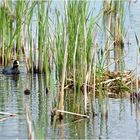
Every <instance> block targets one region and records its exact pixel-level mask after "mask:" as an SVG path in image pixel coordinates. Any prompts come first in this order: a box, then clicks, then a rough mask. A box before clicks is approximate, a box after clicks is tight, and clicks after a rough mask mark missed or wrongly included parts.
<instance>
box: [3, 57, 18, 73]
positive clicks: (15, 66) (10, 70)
mask: <svg viewBox="0 0 140 140" xmlns="http://www.w3.org/2000/svg"><path fill="white" fill-rule="evenodd" d="M18 66H19V61H18V60H15V61H14V63H13V67H11V68H10V67H6V68H4V69H3V70H2V73H3V74H20V71H19V69H18Z"/></svg>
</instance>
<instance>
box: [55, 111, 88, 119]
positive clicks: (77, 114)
mask: <svg viewBox="0 0 140 140" xmlns="http://www.w3.org/2000/svg"><path fill="white" fill-rule="evenodd" d="M56 111H57V112H62V113H67V114H71V115H76V116H80V117H85V118H89V116H88V115H84V114H79V113H74V112H68V111H64V110H56Z"/></svg>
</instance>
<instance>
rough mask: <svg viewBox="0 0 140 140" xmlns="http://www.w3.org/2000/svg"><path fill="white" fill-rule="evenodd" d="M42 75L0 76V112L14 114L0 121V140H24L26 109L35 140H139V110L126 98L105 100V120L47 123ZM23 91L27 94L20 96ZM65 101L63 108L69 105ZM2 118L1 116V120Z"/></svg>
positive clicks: (47, 100)
mask: <svg viewBox="0 0 140 140" xmlns="http://www.w3.org/2000/svg"><path fill="white" fill-rule="evenodd" d="M43 80H44V76H43V75H26V73H24V72H22V73H21V74H20V75H19V76H18V77H13V76H5V75H2V74H0V111H3V112H9V113H14V114H17V116H16V117H11V118H8V119H6V120H4V121H1V122H0V139H27V138H28V125H27V121H26V120H27V117H26V114H27V113H26V110H28V111H29V114H30V115H31V118H32V119H31V120H32V121H31V123H32V130H33V131H34V135H35V136H34V137H35V138H45V139H60V138H61V139H62V138H64V139H93V138H94V139H99V138H100V139H139V138H140V109H139V108H138V106H136V104H131V102H130V100H129V98H124V99H111V98H110V99H109V101H108V109H109V110H108V118H106V117H105V116H106V115H105V110H103V115H101V114H100V113H98V100H97V101H96V105H95V109H96V112H97V116H95V117H94V118H92V117H91V118H90V119H77V120H76V118H75V117H73V116H71V115H66V116H65V119H64V122H57V123H56V125H54V124H53V122H51V107H52V99H51V93H49V94H48V95H47V94H46V90H45V86H44V83H43ZM26 88H29V89H31V95H29V96H27V95H24V90H25V89H26ZM69 100H70V98H68V99H67V103H66V104H65V105H66V108H68V106H70V105H71V102H70V101H69ZM2 117H3V116H2V115H1V118H2Z"/></svg>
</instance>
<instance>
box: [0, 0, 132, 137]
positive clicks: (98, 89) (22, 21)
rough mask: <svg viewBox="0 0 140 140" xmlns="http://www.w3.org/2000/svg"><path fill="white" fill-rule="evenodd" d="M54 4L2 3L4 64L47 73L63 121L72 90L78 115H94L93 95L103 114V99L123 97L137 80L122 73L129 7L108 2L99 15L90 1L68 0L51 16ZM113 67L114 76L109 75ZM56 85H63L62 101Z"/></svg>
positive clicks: (0, 41) (0, 52)
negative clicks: (114, 95)
mask: <svg viewBox="0 0 140 140" xmlns="http://www.w3.org/2000/svg"><path fill="white" fill-rule="evenodd" d="M53 4H54V2H53V1H51V0H50V1H20V0H18V1H5V0H2V2H1V6H0V20H1V22H0V45H1V48H0V63H1V64H2V65H7V64H8V62H9V61H11V60H12V59H20V58H23V59H24V60H25V63H26V68H27V72H28V73H38V74H44V75H45V84H46V88H47V89H50V91H51V96H52V99H53V103H52V104H53V108H54V107H57V109H59V110H60V113H59V115H60V116H61V117H62V116H63V113H64V112H61V111H63V110H65V106H64V104H65V102H64V99H65V94H64V93H65V90H67V89H72V90H73V92H74V101H73V110H74V112H76V113H80V114H85V115H89V113H88V108H87V104H88V93H92V94H93V95H94V97H93V98H92V99H93V100H94V99H95V95H96V96H97V97H99V106H100V108H101V110H102V103H103V98H104V95H107V97H109V94H108V93H110V92H111V93H113V92H117V94H118V96H120V93H122V92H125V91H129V86H130V84H131V83H128V81H127V80H128V79H130V80H131V78H132V77H133V75H132V74H131V73H129V72H128V73H124V72H123V70H124V53H123V52H124V47H125V46H124V38H125V36H126V32H125V27H124V20H125V17H124V15H125V2H124V1H122V0H118V1H113V0H110V1H103V5H102V9H101V10H100V11H99V12H98V13H96V12H94V9H92V8H91V7H90V1H86V0H83V1H81V0H76V1H64V2H63V8H64V9H62V11H60V10H59V9H57V8H55V10H53V12H52V9H51V8H52V7H51V6H52V5H53ZM101 19H103V24H101ZM102 25H103V28H102ZM102 32H103V33H104V34H105V38H104V40H103V42H104V45H103V46H102V44H101V43H100V40H101V38H100V37H101V36H100V35H101V34H102ZM112 54H113V55H112ZM112 56H113V58H112ZM112 64H114V67H115V68H114V69H115V72H110V71H109V69H110V65H112ZM120 71H121V72H120ZM54 81H57V82H58V83H59V85H58V86H59V89H58V92H59V97H58V98H57V97H56V95H55V92H54V84H55V82H54ZM40 84H41V82H40ZM81 92H82V93H83V94H84V103H83V102H82V101H81V98H80V97H81V95H80V94H82V93H81ZM40 93H41V92H40ZM40 96H41V95H40ZM40 100H42V98H41V97H40ZM93 102H94V101H93ZM91 104H92V103H91ZM75 106H76V107H77V108H78V109H77V108H76V107H75ZM83 108H84V109H83ZM68 111H69V110H68ZM92 111H94V108H93V107H92ZM54 114H55V113H54ZM56 114H57V111H56ZM40 117H42V116H40ZM41 123H42V122H39V124H40V125H41ZM42 133H43V132H40V134H41V136H42V137H43V134H42Z"/></svg>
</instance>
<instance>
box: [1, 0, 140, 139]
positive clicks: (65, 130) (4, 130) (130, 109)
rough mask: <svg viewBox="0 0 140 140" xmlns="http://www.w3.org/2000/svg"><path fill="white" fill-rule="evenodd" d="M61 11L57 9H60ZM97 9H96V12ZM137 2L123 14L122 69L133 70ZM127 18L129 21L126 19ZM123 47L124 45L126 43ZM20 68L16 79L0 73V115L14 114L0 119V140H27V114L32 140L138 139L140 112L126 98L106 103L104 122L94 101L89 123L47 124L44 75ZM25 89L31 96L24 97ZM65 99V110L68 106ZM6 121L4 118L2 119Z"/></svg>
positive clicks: (48, 108) (137, 29)
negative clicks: (124, 47)
mask: <svg viewBox="0 0 140 140" xmlns="http://www.w3.org/2000/svg"><path fill="white" fill-rule="evenodd" d="M60 8H61V6H60ZM99 9H100V8H99ZM139 11H140V1H137V2H136V3H134V2H132V3H131V10H130V13H129V14H127V17H126V19H127V21H128V22H127V23H126V28H127V27H128V28H127V29H128V34H129V42H130V44H129V46H128V47H126V53H127V54H128V56H127V57H126V64H127V65H126V69H134V67H135V64H136V52H137V49H136V48H137V44H136V41H135V37H134V33H135V32H136V33H137V35H138V36H139V33H140V26H139V23H140V14H139ZM128 15H129V17H128ZM126 43H127V42H126ZM24 67H25V66H24V65H22V67H21V71H22V72H21V74H20V75H19V76H18V77H13V76H5V75H2V74H1V69H2V68H1V69H0V111H1V112H8V113H14V114H17V116H16V117H10V118H6V119H5V120H3V121H2V120H1V119H2V118H3V117H4V116H2V115H0V139H27V138H28V137H29V135H28V132H29V130H28V123H27V111H28V115H30V116H31V125H32V131H33V132H34V137H35V138H38V139H39V138H45V139H140V108H139V105H136V104H131V102H130V100H129V98H123V99H111V98H110V99H109V100H108V109H109V110H108V118H106V115H105V114H106V112H105V109H104V110H103V115H101V113H98V100H97V102H96V104H95V109H96V113H97V116H95V117H94V118H92V117H91V118H90V119H78V120H75V119H76V118H75V117H73V116H70V115H66V116H65V119H64V122H63V121H62V122H57V123H56V125H55V124H54V123H53V122H52V121H51V109H52V96H51V95H52V94H53V93H52V92H51V93H49V94H48V95H47V94H46V89H45V83H44V75H30V74H26V70H25V69H24ZM26 88H29V89H30V90H31V95H29V96H27V95H24V90H25V89H26ZM69 100H70V99H69V98H68V99H67V102H66V103H65V108H66V109H69V107H70V106H71V101H69ZM5 117H6V116H5Z"/></svg>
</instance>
